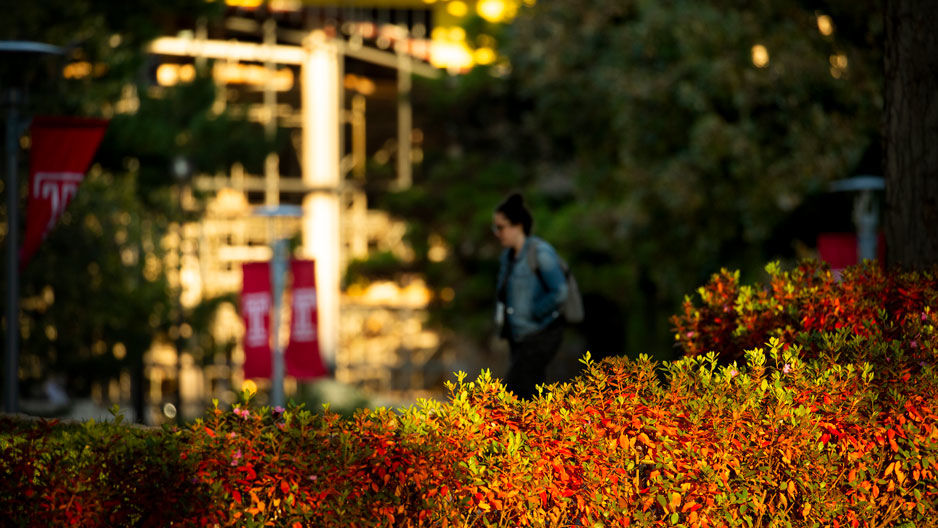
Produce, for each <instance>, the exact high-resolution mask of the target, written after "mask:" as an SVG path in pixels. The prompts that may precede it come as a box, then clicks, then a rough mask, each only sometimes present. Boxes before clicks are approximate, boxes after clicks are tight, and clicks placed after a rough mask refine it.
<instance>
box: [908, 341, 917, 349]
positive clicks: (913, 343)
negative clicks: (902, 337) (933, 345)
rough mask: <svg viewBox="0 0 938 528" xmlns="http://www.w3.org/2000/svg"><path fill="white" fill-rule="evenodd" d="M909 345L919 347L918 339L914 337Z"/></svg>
mask: <svg viewBox="0 0 938 528" xmlns="http://www.w3.org/2000/svg"><path fill="white" fill-rule="evenodd" d="M909 346H910V347H912V348H918V341H916V340H914V339H913V340H911V341H909Z"/></svg>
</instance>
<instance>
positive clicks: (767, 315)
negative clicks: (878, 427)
mask: <svg viewBox="0 0 938 528" xmlns="http://www.w3.org/2000/svg"><path fill="white" fill-rule="evenodd" d="M766 271H768V273H769V276H770V279H771V280H770V282H769V284H768V285H767V286H762V285H758V284H757V285H754V286H747V285H741V284H739V272H730V271H727V270H723V271H721V272H720V273H719V274H716V275H714V276H713V278H712V279H711V281H710V282H709V283H708V284H707V285H705V286H702V287H701V288H699V289H698V293H699V296H700V303H699V304H698V303H696V302H695V301H694V299H691V298H690V297H687V298H685V300H684V306H683V311H682V313H681V314H679V315H676V316H674V317H672V319H671V322H672V323H673V325H674V327H675V330H676V333H675V336H674V337H675V340H676V341H677V344H678V345H679V346H680V347H681V348H682V350H683V352H684V354H685V355H688V356H697V355H702V354H706V353H707V352H710V351H714V352H716V353H717V354H718V355H719V357H720V359H721V360H723V361H728V360H733V359H738V358H740V357H741V356H742V354H743V351H745V350H749V349H752V348H753V347H757V346H760V345H762V344H763V343H765V342H766V340H767V339H768V338H770V337H778V338H781V339H782V340H783V342H785V343H787V344H789V345H796V344H797V345H800V346H801V348H800V354H801V355H802V356H803V357H818V356H819V354H821V353H822V352H824V353H828V354H832V355H833V356H834V357H833V359H835V360H840V361H875V362H876V363H877V364H882V366H886V367H889V366H899V367H906V366H913V367H917V366H919V365H920V364H921V363H932V364H934V361H935V358H936V354H938V333H936V331H935V327H936V325H938V275H936V274H933V273H931V274H930V273H917V272H914V273H895V272H885V271H883V270H882V269H880V268H879V267H878V266H876V265H875V264H872V263H867V264H864V265H860V266H854V267H852V268H848V269H847V270H846V271H844V273H843V276H842V277H841V279H840V280H837V279H835V277H834V276H833V275H832V274H831V272H830V271H829V269H827V267H826V266H824V265H822V264H820V263H818V262H815V261H806V262H804V263H802V264H801V265H800V266H798V267H797V268H796V269H795V270H793V271H791V272H785V271H782V270H781V269H780V267H779V266H778V265H777V264H770V265H769V266H767V267H766Z"/></svg>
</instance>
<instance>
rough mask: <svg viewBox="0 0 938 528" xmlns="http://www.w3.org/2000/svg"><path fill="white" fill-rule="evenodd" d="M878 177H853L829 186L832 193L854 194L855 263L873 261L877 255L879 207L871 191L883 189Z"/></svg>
mask: <svg viewBox="0 0 938 528" xmlns="http://www.w3.org/2000/svg"><path fill="white" fill-rule="evenodd" d="M885 187H886V186H885V182H884V180H883V178H882V177H880V176H870V175H863V176H854V177H853V178H846V179H843V180H837V181H835V182H833V183H832V184H831V190H832V191H835V192H837V191H840V192H856V193H857V194H856V195H855V196H854V198H853V223H854V225H855V226H856V228H857V261H859V262H863V261H864V260H874V259H875V258H876V254H877V249H878V248H877V238H878V235H877V230H878V228H879V206H878V205H877V203H876V200H875V197H874V196H873V191H881V190H883V189H885Z"/></svg>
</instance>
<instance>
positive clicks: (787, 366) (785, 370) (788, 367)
mask: <svg viewBox="0 0 938 528" xmlns="http://www.w3.org/2000/svg"><path fill="white" fill-rule="evenodd" d="M782 372H783V373H785V374H790V373H791V364H789V363H785V366H784V367H782Z"/></svg>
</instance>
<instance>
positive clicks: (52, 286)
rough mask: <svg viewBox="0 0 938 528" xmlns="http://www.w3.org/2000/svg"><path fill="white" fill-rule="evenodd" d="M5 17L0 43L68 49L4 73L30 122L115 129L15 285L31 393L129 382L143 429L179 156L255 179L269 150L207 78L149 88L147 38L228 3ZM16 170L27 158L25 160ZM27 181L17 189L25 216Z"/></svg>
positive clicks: (177, 1)
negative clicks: (75, 122)
mask: <svg viewBox="0 0 938 528" xmlns="http://www.w3.org/2000/svg"><path fill="white" fill-rule="evenodd" d="M6 7H7V9H6V11H5V12H4V17H3V18H2V20H0V39H7V40H34V41H41V42H46V43H49V44H54V45H58V46H63V47H66V48H67V53H66V55H65V56H64V57H62V58H61V59H54V58H47V59H42V60H35V58H34V57H33V58H25V57H24V58H20V59H19V60H15V61H13V60H11V61H4V62H3V63H2V64H0V79H2V81H0V82H2V83H3V87H6V86H8V83H14V82H17V83H22V84H21V86H23V87H25V89H26V90H27V91H28V94H29V98H28V100H27V101H26V103H25V104H26V108H25V110H26V112H27V113H29V114H33V115H35V114H62V115H84V116H94V117H107V118H109V119H110V125H109V127H108V132H107V134H106V136H105V138H104V140H103V142H102V144H101V146H100V148H99V151H98V154H97V156H96V158H95V162H94V164H93V166H92V169H91V170H90V171H89V173H88V175H87V177H86V179H85V181H84V182H83V184H82V186H81V187H80V188H79V192H78V194H77V195H76V197H75V199H74V201H73V202H72V203H71V204H70V205H69V207H68V209H67V210H66V213H65V214H64V216H63V218H62V219H61V220H60V222H59V223H58V225H57V226H56V227H55V229H54V230H53V231H52V232H51V233H50V234H49V236H48V238H47V239H46V241H45V242H44V244H43V245H42V247H41V248H40V250H39V251H38V252H37V254H36V256H35V257H34V259H33V260H32V261H31V262H30V264H29V266H27V267H26V268H25V269H24V270H23V272H22V275H21V295H22V312H21V323H20V325H19V326H20V328H21V330H22V335H21V378H22V380H23V384H22V385H23V390H25V391H29V390H30V389H34V388H36V387H37V386H38V384H39V382H41V381H42V380H44V379H46V378H47V377H48V376H50V375H56V374H58V375H61V376H62V377H63V378H65V380H66V385H67V389H68V391H69V393H70V394H71V395H72V396H76V397H81V396H86V395H87V394H88V393H89V390H90V387H91V385H92V384H93V383H100V384H103V385H106V384H107V383H108V382H109V381H110V380H113V379H116V378H118V376H120V374H121V373H122V372H127V371H130V372H133V374H134V379H135V383H134V385H135V390H134V394H135V402H134V407H135V410H136V411H137V412H136V416H137V417H138V418H139V417H141V416H142V410H143V401H142V396H143V383H142V380H143V355H144V353H145V352H146V350H148V349H149V348H150V346H151V344H152V343H153V341H154V340H155V339H159V338H160V337H161V336H163V338H165V337H166V336H167V335H168V334H170V333H171V332H172V331H178V329H175V330H174V328H173V327H174V326H175V325H177V324H178V323H179V321H180V314H179V313H178V310H179V304H178V302H177V299H178V295H179V292H178V291H172V290H171V289H170V288H169V286H168V282H167V280H166V270H165V269H164V261H163V259H162V257H163V253H164V252H165V249H164V247H163V242H162V240H163V237H164V235H165V234H166V233H167V232H168V229H169V228H170V226H171V225H172V224H173V223H178V222H180V221H182V220H185V218H186V217H185V216H184V214H183V211H182V210H181V208H180V205H179V198H178V189H177V187H178V185H179V182H178V181H176V179H175V178H174V176H173V174H172V171H171V169H170V167H171V163H172V161H173V160H174V159H175V158H176V157H177V156H182V157H184V158H186V159H188V160H189V161H190V163H191V165H192V168H193V171H195V172H209V173H214V172H216V171H218V170H224V169H226V168H227V167H228V166H230V164H231V163H232V162H234V161H238V162H241V163H243V164H244V165H245V166H246V168H247V169H248V170H254V171H258V172H259V171H260V170H261V167H262V163H263V158H264V155H265V154H266V153H267V152H268V151H270V149H272V145H271V144H270V142H268V141H266V140H265V139H264V138H265V136H264V133H263V131H262V130H261V129H260V127H259V126H257V125H249V124H247V123H245V122H243V121H239V120H237V119H233V118H232V117H230V116H229V115H227V114H225V113H222V114H216V113H215V112H213V111H212V109H211V107H212V103H213V102H214V98H215V86H214V83H213V81H212V80H211V79H210V78H208V77H207V75H206V73H207V72H206V71H202V72H199V75H198V76H197V78H196V80H195V81H194V82H192V83H188V84H180V85H177V86H174V87H169V88H167V87H160V86H157V85H156V84H155V82H154V69H155V67H156V64H154V63H153V60H152V58H151V57H150V56H148V55H147V54H146V53H145V47H146V45H147V44H148V43H149V41H150V40H152V39H153V38H155V37H157V36H159V35H162V34H175V33H176V32H177V30H178V29H179V28H191V27H193V26H194V24H195V21H196V20H197V19H199V18H201V19H203V20H205V21H206V23H208V24H211V23H212V21H213V20H217V17H218V16H219V15H220V14H221V9H222V8H223V3H220V2H218V3H207V2H204V1H202V0H170V1H165V0H139V1H135V2H95V1H92V0H77V1H72V0H69V1H64V0H54V1H50V2H18V3H13V4H11V5H9V6H6ZM65 72H69V73H68V74H66V73H65ZM20 159H21V160H26V159H28V156H27V153H26V152H25V151H24V152H23V153H22V155H21V156H20ZM25 168H26V163H22V164H21V165H20V169H21V173H24V172H25ZM26 179H27V178H25V177H21V178H20V181H21V182H23V185H22V187H21V189H19V194H20V197H21V200H20V203H21V204H22V207H21V211H20V214H21V217H22V215H23V214H24V213H25V211H24V209H25V203H26V202H25V196H26V194H25V183H26V182H25V180H26ZM189 214H198V211H194V212H190V213H189ZM4 215H6V211H4ZM21 225H22V223H21ZM4 288H5V285H4ZM212 302H213V301H212V300H209V301H208V303H209V304H211V303H212ZM202 312H204V310H201V309H196V310H195V312H194V314H191V315H193V317H191V318H190V320H189V321H188V322H189V323H191V324H192V325H193V330H194V333H193V337H192V338H191V340H190V341H191V344H192V347H191V348H190V351H192V352H193V354H194V355H197V354H195V352H196V351H197V349H198V350H201V349H202V348H204V347H203V343H204V342H206V341H211V340H210V339H208V340H206V339H205V335H204V334H205V331H207V327H208V324H209V322H210V318H207V317H205V316H204V314H202ZM194 325H201V326H200V327H196V326H194ZM210 353H211V351H209V354H210ZM198 359H199V358H198V357H196V360H197V361H198Z"/></svg>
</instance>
